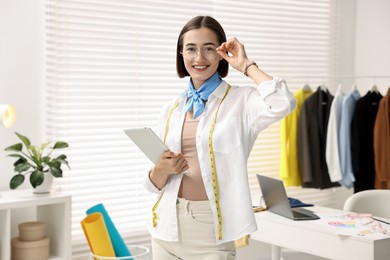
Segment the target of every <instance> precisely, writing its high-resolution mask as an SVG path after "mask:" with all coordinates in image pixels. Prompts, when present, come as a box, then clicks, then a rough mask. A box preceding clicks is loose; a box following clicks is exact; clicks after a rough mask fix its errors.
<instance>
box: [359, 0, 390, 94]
mask: <svg viewBox="0 0 390 260" xmlns="http://www.w3.org/2000/svg"><path fill="white" fill-rule="evenodd" d="M389 11H390V1H388V0H370V1H366V0H358V1H357V8H356V41H355V42H356V43H355V73H356V74H357V75H382V76H383V75H385V76H389V77H388V78H376V80H375V78H369V79H359V80H358V81H357V82H358V89H359V91H360V92H361V93H365V92H367V90H369V89H371V87H372V85H373V84H374V83H376V84H377V86H378V88H379V90H380V92H381V93H382V95H385V94H386V93H387V89H388V88H389V87H390V15H389Z"/></svg>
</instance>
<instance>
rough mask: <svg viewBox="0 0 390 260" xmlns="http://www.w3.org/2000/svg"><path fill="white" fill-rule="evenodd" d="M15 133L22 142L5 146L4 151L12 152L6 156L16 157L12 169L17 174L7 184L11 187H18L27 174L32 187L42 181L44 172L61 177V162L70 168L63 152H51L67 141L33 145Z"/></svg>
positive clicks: (64, 144) (63, 145) (66, 144)
mask: <svg viewBox="0 0 390 260" xmlns="http://www.w3.org/2000/svg"><path fill="white" fill-rule="evenodd" d="M15 134H16V135H17V136H18V138H19V139H20V140H21V141H22V143H16V144H14V145H11V146H9V147H7V148H5V151H9V152H14V153H12V154H9V155H8V156H10V157H16V158H17V160H16V162H15V163H14V171H15V172H16V173H17V174H16V175H14V176H13V177H12V178H11V181H10V185H9V187H10V188H11V189H16V188H17V187H19V186H20V185H21V184H22V183H23V182H24V180H25V176H27V175H28V174H30V183H31V185H32V186H33V188H37V187H38V186H40V185H42V183H43V182H44V180H45V175H46V174H50V175H51V176H53V177H55V178H59V177H62V169H61V166H62V165H63V164H65V165H66V166H67V167H68V168H69V169H70V167H69V164H68V161H67V160H66V159H67V156H66V155H65V154H61V155H58V156H55V157H54V155H53V154H52V152H53V151H54V150H57V149H62V148H67V147H69V145H68V143H66V142H61V141H59V142H56V143H54V145H51V144H52V143H50V142H49V143H43V144H41V145H40V146H34V145H31V142H30V140H29V139H28V138H27V137H25V136H23V135H21V134H19V133H16V132H15ZM24 148H25V149H24ZM51 176H50V177H51Z"/></svg>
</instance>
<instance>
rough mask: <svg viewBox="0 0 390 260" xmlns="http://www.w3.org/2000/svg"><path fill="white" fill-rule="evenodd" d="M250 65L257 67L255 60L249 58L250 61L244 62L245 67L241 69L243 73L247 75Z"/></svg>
mask: <svg viewBox="0 0 390 260" xmlns="http://www.w3.org/2000/svg"><path fill="white" fill-rule="evenodd" d="M251 66H256V67H259V66H257V64H256V62H255V61H254V60H251V61H248V62H247V63H246V64H245V69H244V71H243V73H244V75H245V76H247V77H248V69H249V68H250V67H251Z"/></svg>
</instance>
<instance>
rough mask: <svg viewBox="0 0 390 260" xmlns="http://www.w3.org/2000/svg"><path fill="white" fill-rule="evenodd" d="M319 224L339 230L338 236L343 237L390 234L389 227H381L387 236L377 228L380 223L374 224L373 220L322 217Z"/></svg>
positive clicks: (343, 216) (339, 216)
mask: <svg viewBox="0 0 390 260" xmlns="http://www.w3.org/2000/svg"><path fill="white" fill-rule="evenodd" d="M318 223H319V224H322V225H326V226H332V227H335V228H337V229H336V232H335V233H336V234H337V235H342V236H366V235H371V234H372V235H374V236H375V234H376V235H380V236H383V235H386V236H389V234H390V229H389V228H390V227H389V226H388V225H381V227H382V228H383V229H385V233H386V234H382V233H381V232H379V231H378V229H377V228H376V227H377V226H375V225H377V224H378V223H375V222H372V219H371V220H370V219H349V218H346V217H345V215H338V216H337V215H336V216H335V215H321V219H320V220H318Z"/></svg>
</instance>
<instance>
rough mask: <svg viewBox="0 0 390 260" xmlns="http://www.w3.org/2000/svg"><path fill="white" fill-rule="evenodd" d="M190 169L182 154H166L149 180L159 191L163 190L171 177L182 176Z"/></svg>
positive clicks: (169, 152)
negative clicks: (173, 175)
mask: <svg viewBox="0 0 390 260" xmlns="http://www.w3.org/2000/svg"><path fill="white" fill-rule="evenodd" d="M188 168H189V166H188V163H187V160H186V159H185V158H184V156H183V155H182V154H181V153H177V152H172V151H168V152H164V153H163V154H162V155H161V157H160V160H159V161H158V162H157V163H156V165H155V166H154V168H153V170H152V171H151V172H150V174H149V178H150V180H151V181H152V182H153V184H154V185H155V186H156V187H157V188H158V189H161V188H163V187H164V186H165V184H166V183H167V181H168V178H169V175H172V174H180V173H182V172H184V171H185V170H188Z"/></svg>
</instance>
